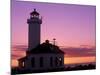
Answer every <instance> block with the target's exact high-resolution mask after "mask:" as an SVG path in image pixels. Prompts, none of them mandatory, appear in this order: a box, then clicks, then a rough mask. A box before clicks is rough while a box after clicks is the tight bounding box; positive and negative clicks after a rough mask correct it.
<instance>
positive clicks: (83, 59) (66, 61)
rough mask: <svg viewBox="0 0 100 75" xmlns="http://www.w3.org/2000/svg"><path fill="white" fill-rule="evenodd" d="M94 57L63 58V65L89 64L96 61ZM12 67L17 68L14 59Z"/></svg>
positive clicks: (16, 62)
mask: <svg viewBox="0 0 100 75" xmlns="http://www.w3.org/2000/svg"><path fill="white" fill-rule="evenodd" d="M95 58H96V57H95V56H88V57H65V58H64V64H81V63H89V62H95V61H96V59H95ZM11 66H12V67H17V66H18V61H17V60H16V59H12V61H11Z"/></svg>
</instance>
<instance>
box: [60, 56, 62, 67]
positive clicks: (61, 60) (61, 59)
mask: <svg viewBox="0 0 100 75" xmlns="http://www.w3.org/2000/svg"><path fill="white" fill-rule="evenodd" d="M59 65H60V66H61V65H62V58H61V57H59Z"/></svg>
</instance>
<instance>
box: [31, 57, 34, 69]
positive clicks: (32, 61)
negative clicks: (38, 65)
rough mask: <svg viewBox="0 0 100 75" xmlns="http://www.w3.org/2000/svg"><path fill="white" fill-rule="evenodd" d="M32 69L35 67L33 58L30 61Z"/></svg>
mask: <svg viewBox="0 0 100 75" xmlns="http://www.w3.org/2000/svg"><path fill="white" fill-rule="evenodd" d="M31 63H32V67H35V59H34V57H33V58H32V59H31Z"/></svg>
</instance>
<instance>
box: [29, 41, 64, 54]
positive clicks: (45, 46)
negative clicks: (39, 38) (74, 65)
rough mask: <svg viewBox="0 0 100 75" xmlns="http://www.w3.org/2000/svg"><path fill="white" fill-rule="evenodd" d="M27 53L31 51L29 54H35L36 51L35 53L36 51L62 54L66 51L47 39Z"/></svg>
mask: <svg viewBox="0 0 100 75" xmlns="http://www.w3.org/2000/svg"><path fill="white" fill-rule="evenodd" d="M27 53H29V54H34V53H35V54H36V53H60V54H64V52H63V51H62V50H60V48H59V47H58V46H56V45H53V44H51V43H49V41H48V40H46V42H45V43H42V44H40V45H38V46H37V47H36V48H34V49H32V50H29V51H27Z"/></svg>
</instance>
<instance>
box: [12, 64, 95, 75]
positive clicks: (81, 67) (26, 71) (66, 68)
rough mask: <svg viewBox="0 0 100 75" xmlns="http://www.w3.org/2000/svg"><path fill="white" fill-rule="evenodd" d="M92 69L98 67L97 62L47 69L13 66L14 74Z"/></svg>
mask: <svg viewBox="0 0 100 75" xmlns="http://www.w3.org/2000/svg"><path fill="white" fill-rule="evenodd" d="M90 69H96V65H95V64H88V65H77V66H74V67H71V66H67V67H64V68H56V69H47V70H34V71H32V70H28V69H27V70H22V69H19V68H18V67H16V68H12V71H11V73H12V75H14V74H26V73H43V72H58V71H74V70H90Z"/></svg>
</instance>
